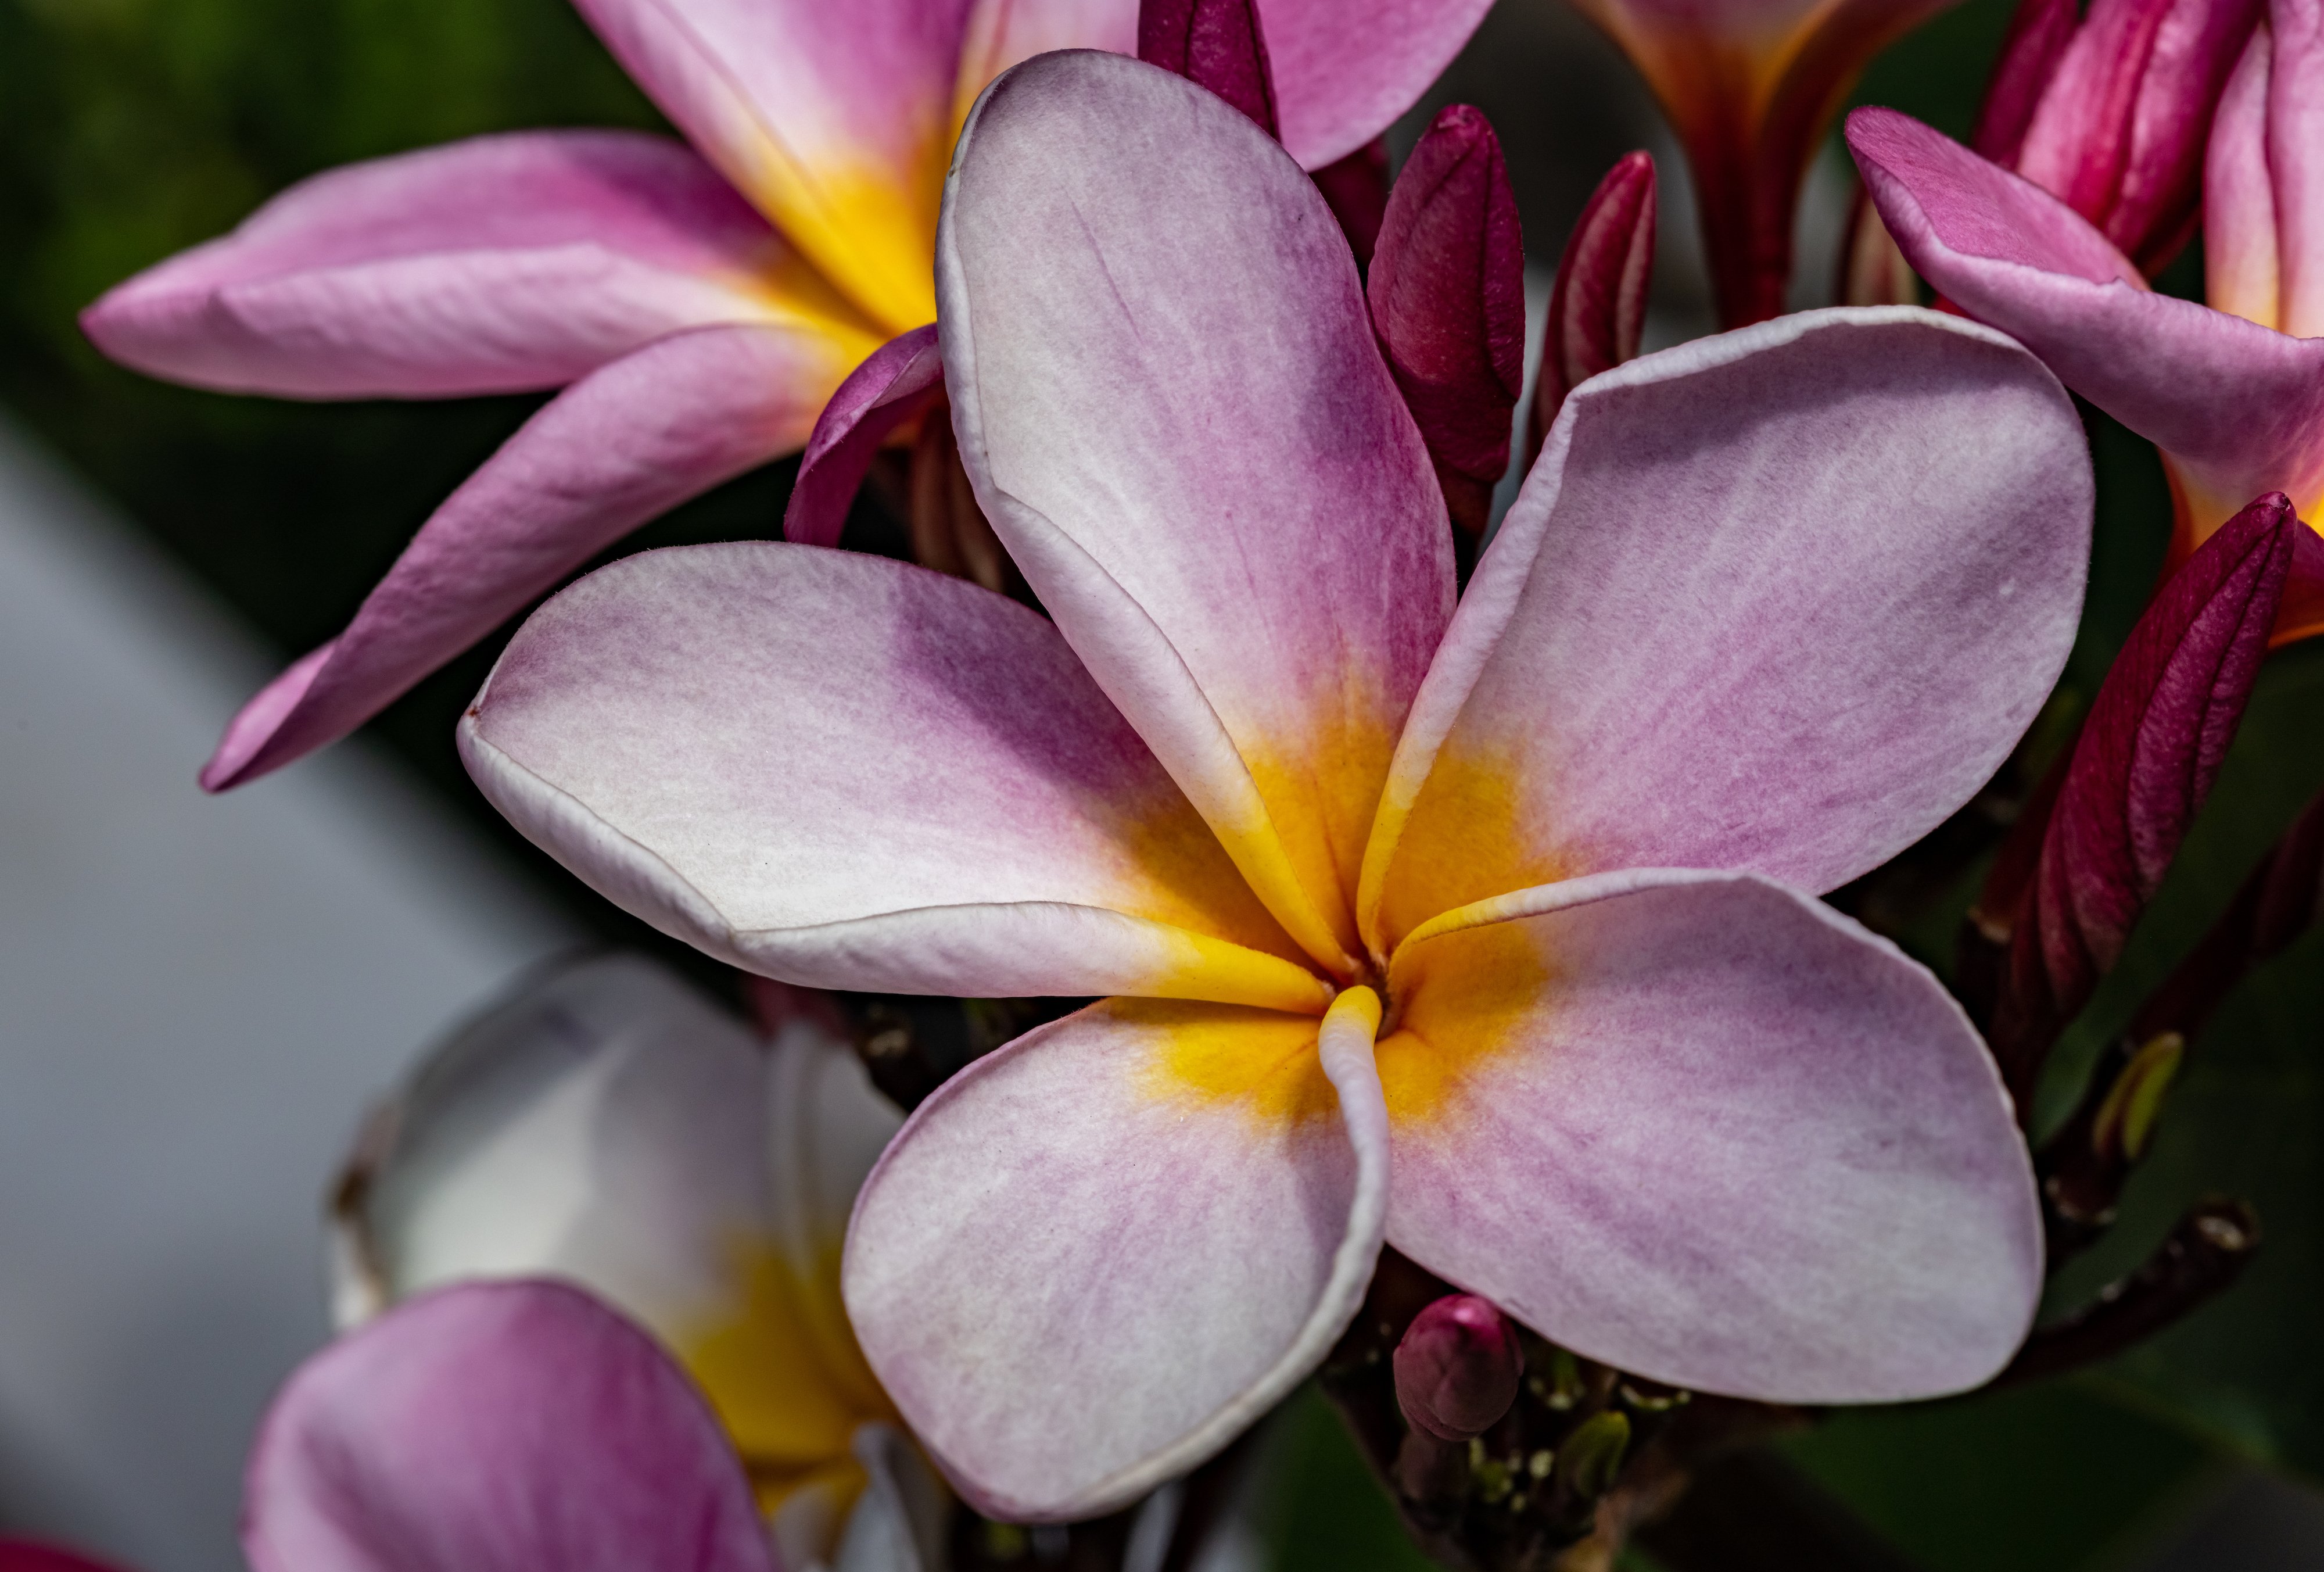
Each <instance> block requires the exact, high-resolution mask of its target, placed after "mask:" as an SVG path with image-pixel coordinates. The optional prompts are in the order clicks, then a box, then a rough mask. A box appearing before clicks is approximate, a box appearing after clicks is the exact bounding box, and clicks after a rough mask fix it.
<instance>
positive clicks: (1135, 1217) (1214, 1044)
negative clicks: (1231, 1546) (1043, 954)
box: [841, 988, 1388, 1521]
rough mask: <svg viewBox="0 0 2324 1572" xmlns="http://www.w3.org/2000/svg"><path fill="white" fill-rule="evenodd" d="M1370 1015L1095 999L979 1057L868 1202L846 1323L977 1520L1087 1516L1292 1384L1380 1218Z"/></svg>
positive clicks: (1361, 1285) (1362, 1008)
mask: <svg viewBox="0 0 2324 1572" xmlns="http://www.w3.org/2000/svg"><path fill="white" fill-rule="evenodd" d="M1378 1024H1379V1001H1378V999H1377V997H1376V996H1375V995H1373V994H1372V993H1371V992H1370V991H1369V989H1362V988H1358V989H1353V990H1351V991H1350V992H1348V993H1346V994H1342V995H1341V996H1340V999H1339V1001H1338V1002H1336V1003H1334V1004H1333V1010H1332V1013H1331V1014H1330V1015H1329V1016H1328V1017H1326V1019H1325V1020H1324V1022H1323V1023H1322V1027H1321V1032H1322V1039H1321V1050H1320V1063H1319V1059H1318V1051H1319V1050H1318V1039H1317V1032H1318V1026H1317V1023H1316V1022H1314V1020H1312V1019H1303V1018H1299V1017H1292V1016H1283V1015H1275V1014H1270V1013H1266V1012H1260V1011H1250V1010H1231V1009H1226V1008H1222V1007H1220V1006H1216V1005H1205V1004H1175V1003H1149V1002H1141V1001H1134V1000H1127V999H1111V1000H1107V1001H1105V1002H1103V1003H1099V1004H1095V1005H1093V1006H1092V1007H1091V1008H1089V1009H1087V1010H1084V1011H1083V1012H1081V1013H1079V1014H1076V1015H1073V1016H1069V1017H1067V1018H1066V1019H1065V1020H1064V1021H1061V1022H1056V1024H1054V1025H1050V1026H1047V1027H1043V1028H1041V1029H1040V1030H1038V1031H1034V1032H1031V1033H1029V1034H1028V1035H1027V1036H1024V1037H1020V1038H1019V1039H1018V1040H1016V1041H1015V1042H1012V1043H1010V1045H1009V1046H1008V1047H1006V1048H1004V1049H1002V1050H1000V1051H999V1052H997V1053H994V1054H991V1055H990V1056H988V1057H987V1058H985V1059H980V1060H978V1061H977V1062H976V1063H975V1064H974V1065H972V1066H971V1067H970V1068H968V1069H967V1070H965V1071H964V1072H962V1073H961V1074H960V1075H958V1076H955V1077H953V1078H952V1079H951V1080H949V1081H947V1082H945V1085H944V1087H942V1088H941V1089H939V1090H938V1091H937V1092H936V1095H935V1096H932V1097H930V1098H929V1099H928V1101H927V1102H926V1103H925V1104H923V1105H921V1106H920V1108H919V1111H918V1113H916V1114H913V1115H912V1117H911V1119H910V1120H909V1122H908V1123H907V1124H905V1126H904V1130H903V1133H902V1134H900V1135H899V1136H898V1137H897V1138H896V1141H895V1142H894V1143H893V1144H892V1145H890V1147H889V1149H888V1152H887V1155H886V1156H885V1157H883V1158H882V1159H881V1162H880V1166H879V1167H878V1168H876V1169H874V1170H872V1173H871V1179H869V1180H867V1181H866V1182H865V1185H864V1188H863V1194H862V1197H861V1198H860V1199H859V1200H858V1201H857V1203H856V1207H855V1219H854V1222H853V1224H852V1225H850V1227H849V1230H848V1240H847V1257H846V1260H845V1262H844V1265H843V1267H842V1269H841V1271H842V1286H843V1288H844V1292H845V1294H846V1298H847V1309H848V1315H849V1316H850V1318H852V1319H853V1321H854V1323H855V1328H856V1332H857V1335H858V1336H861V1337H862V1341H863V1351H864V1353H865V1355H867V1356H869V1358H870V1359H871V1365H872V1368H873V1369H874V1370H875V1371H877V1372H878V1373H879V1375H880V1379H881V1382H882V1383H884V1384H885V1385H886V1387H887V1389H888V1391H889V1392H890V1394H891V1395H892V1396H893V1397H894V1398H895V1400H896V1403H897V1406H898V1407H899V1409H900V1410H902V1411H903V1414H904V1417H905V1418H906V1419H908V1420H909V1421H910V1423H911V1426H912V1429H913V1430H914V1432H915V1433H916V1434H918V1437H919V1438H920V1440H921V1442H922V1443H923V1444H924V1445H926V1446H927V1447H928V1448H929V1450H930V1452H931V1453H932V1454H933V1455H934V1456H935V1457H936V1459H937V1461H938V1463H939V1464H940V1465H941V1466H943V1468H944V1469H945V1473H946V1474H947V1475H950V1477H951V1478H952V1480H953V1482H954V1484H956V1485H958V1486H959V1487H960V1489H961V1491H962V1493H964V1495H966V1496H967V1497H968V1498H969V1500H970V1501H972V1502H973V1503H976V1505H977V1506H978V1507H979V1508H980V1509H981V1510H982V1511H984V1512H988V1513H990V1514H991V1515H994V1516H997V1517H1001V1518H1004V1519H1009V1520H1013V1521H1028V1520H1030V1521H1039V1520H1044V1519H1057V1518H1074V1517H1087V1516H1094V1515H1096V1514H1097V1513H1100V1512H1106V1511H1108V1510H1111V1508H1113V1507H1116V1506H1119V1505H1120V1504H1121V1503H1125V1502H1128V1501H1130V1500H1132V1499H1133V1498H1135V1497H1136V1496H1138V1495H1139V1494H1140V1493H1143V1492H1145V1491H1147V1490H1149V1489H1151V1488H1152V1487H1153V1486H1154V1485H1155V1484H1158V1483H1160V1482H1161V1481H1162V1480H1164V1479H1167V1478H1168V1477H1169V1476H1171V1475H1175V1474H1178V1473H1182V1472H1184V1471H1185V1469H1187V1468H1189V1467H1191V1466H1194V1464H1196V1463H1198V1462H1200V1461H1202V1460H1203V1458H1204V1457H1206V1456H1210V1455H1211V1454H1212V1453H1213V1452H1215V1451H1216V1450H1218V1448H1219V1447H1222V1446H1224V1445H1225V1444H1226V1443H1227V1442H1228V1441H1229V1440H1231V1438H1233V1437H1234V1436H1235V1435H1236V1434H1238V1433H1239V1432H1240V1431H1241V1430H1242V1429H1243V1428H1244V1427H1246V1426H1247V1425H1249V1424H1250V1422H1251V1421H1252V1420H1253V1419H1257V1418H1259V1416H1260V1415H1261V1414H1263V1413H1265V1412H1266V1411H1267V1410H1268V1408H1270V1407H1272V1406H1273V1405H1274V1404H1275V1403H1276V1402H1277V1401H1279V1400H1280V1399H1281V1398H1282V1397H1283V1396H1284V1395H1285V1394H1286V1393H1287V1392H1289V1391H1290V1390H1291V1388H1292V1387H1294V1386H1295V1385H1296V1384H1297V1383H1298V1382H1300V1381H1301V1380H1303V1379H1305V1376H1306V1375H1307V1373H1309V1372H1310V1371H1312V1370H1313V1369H1314V1367H1315V1365H1316V1364H1318V1363H1319V1362H1320V1361H1321V1360H1322V1359H1323V1355H1324V1354H1325V1353H1326V1352H1327V1351H1328V1350H1329V1349H1330V1347H1331V1345H1333V1342H1335V1341H1336V1340H1337V1339H1338V1337H1339V1336H1340V1334H1341V1333H1342V1331H1344V1330H1345V1329H1346V1327H1347V1325H1348V1322H1349V1320H1350V1319H1351V1318H1352V1317H1353V1316H1354V1314H1355V1312H1356V1309H1357V1307H1358V1306H1359V1305H1360V1302H1361V1300H1362V1299H1363V1293H1364V1289H1365V1286H1366V1285H1367V1284H1368V1283H1369V1281H1370V1279H1371V1271H1372V1263H1373V1262H1374V1260H1375V1259H1376V1257H1377V1256H1378V1254H1379V1240H1380V1232H1379V1230H1380V1219H1381V1216H1382V1215H1383V1213H1384V1211H1385V1208H1386V1206H1387V1199H1388V1195H1387V1192H1388V1168H1387V1161H1386V1160H1387V1144H1388V1132H1387V1124H1386V1118H1385V1115H1384V1114H1383V1112H1382V1110H1381V1107H1380V1102H1379V1078H1378V1077H1377V1076H1376V1075H1375V1073H1374V1072H1373V1068H1372V1057H1371V1045H1372V1033H1373V1031H1374V1030H1375V1029H1376V1028H1377V1026H1378Z"/></svg>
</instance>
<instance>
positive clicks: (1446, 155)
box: [1367, 104, 1525, 535]
mask: <svg viewBox="0 0 2324 1572" xmlns="http://www.w3.org/2000/svg"><path fill="white" fill-rule="evenodd" d="M1367 292H1368V294H1369V297H1370V301H1371V309H1372V327H1373V328H1374V330H1375V331H1377V332H1378V333H1379V342H1380V348H1381V351H1382V352H1383V353H1384V354H1385V355H1386V356H1388V369H1389V370H1390V371H1391V372H1393V373H1394V374H1395V375H1396V384H1397V387H1398V388H1399V389H1401V390H1402V391H1403V393H1404V402H1405V403H1406V406H1407V407H1408V408H1409V409H1410V410H1411V411H1412V418H1413V420H1414V421H1416V422H1417V423H1418V425H1419V427H1420V435H1421V437H1422V439H1424V440H1425V441H1426V442H1427V444H1428V456H1429V457H1430V458H1433V459H1434V460H1435V461H1436V474H1437V478H1438V479H1439V480H1440V481H1442V482H1443V485H1444V500H1445V504H1446V505H1447V507H1449V508H1450V509H1451V510H1452V517H1453V519H1454V520H1455V521H1456V522H1459V523H1460V524H1461V525H1462V528H1463V529H1465V530H1467V531H1468V532H1470V533H1471V534H1472V535H1473V534H1475V533H1476V532H1479V531H1480V530H1482V529H1483V528H1484V525H1485V517H1486V513H1487V510H1488V508H1489V504H1490V503H1491V500H1492V492H1493V486H1494V485H1495V483H1496V482H1498V481H1499V479H1500V478H1501V473H1502V471H1504V470H1506V469H1507V468H1508V467H1509V418H1510V414H1511V411H1514V410H1515V409H1516V408H1517V395H1518V394H1519V393H1522V392H1524V391H1525V239H1524V236H1523V235H1522V234H1521V233H1520V231H1519V229H1518V227H1517V199H1516V198H1515V197H1514V196H1512V195H1511V194H1510V192H1509V179H1508V171H1507V170H1506V169H1505V168H1504V167H1503V165H1502V162H1501V144H1500V141H1499V138H1498V137H1496V136H1495V135H1494V134H1493V128H1492V126H1491V125H1489V124H1488V123H1487V122H1486V119H1485V116H1484V115H1483V114H1482V112H1480V111H1479V110H1476V109H1473V108H1471V107H1470V106H1468V105H1466V104H1454V105H1452V106H1450V107H1448V108H1446V109H1444V110H1443V112H1442V113H1440V114H1439V115H1438V116H1436V123H1435V124H1434V125H1431V126H1430V127H1429V128H1428V134H1427V135H1425V136H1424V137H1422V138H1421V139H1420V144H1419V145H1418V146H1417V147H1415V148H1414V149H1413V150H1412V156H1411V157H1410V158H1408V159H1406V161H1405V165H1404V170H1403V172H1402V173H1400V174H1399V175H1397V180H1396V185H1395V187H1394V188H1393V189H1392V190H1390V191H1389V192H1388V212H1387V214H1386V216H1385V217H1383V218H1382V220H1381V223H1380V231H1379V247H1378V249H1377V250H1375V251H1374V253H1373V254H1372V267H1371V274H1370V277H1369V282H1368V288H1367Z"/></svg>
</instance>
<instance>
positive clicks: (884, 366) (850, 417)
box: [783, 323, 944, 546]
mask: <svg viewBox="0 0 2324 1572" xmlns="http://www.w3.org/2000/svg"><path fill="white" fill-rule="evenodd" d="M943 390H944V361H943V358H942V356H939V355H938V354H937V352H936V327H935V324H933V323H931V324H930V325H928V326H927V327H925V328H913V329H912V330H911V331H910V332H908V333H906V334H903V335H901V336H899V337H898V338H891V339H890V340H889V341H888V342H887V343H885V344H882V345H881V347H879V348H878V349H877V350H876V351H874V352H873V354H872V355H871V358H870V359H868V360H866V361H864V363H863V364H862V365H859V366H857V367H856V368H855V369H854V370H853V371H852V372H850V373H849V374H848V376H847V380H846V381H845V382H844V383H842V384H840V385H839V391H838V392H837V393H834V394H833V395H832V397H831V402H829V403H827V404H825V406H824V410H823V413H822V414H821V415H820V416H819V417H817V418H816V423H815V434H814V435H813V436H811V437H809V438H808V439H807V451H806V452H805V453H803V454H801V455H800V456H799V472H798V480H796V481H795V482H793V483H792V485H791V500H790V503H789V504H788V506H787V507H786V508H785V509H784V512H783V534H784V536H785V538H786V539H788V540H792V541H798V543H799V544H800V545H802V546H836V545H837V544H839V533H840V531H841V530H842V529H843V528H844V527H845V525H846V523H847V510H848V508H849V506H850V505H851V504H853V502H854V500H855V489H856V487H857V486H859V485H862V483H863V476H865V475H866V474H867V473H868V472H869V471H870V470H871V460H872V458H873V457H874V456H875V455H876V454H877V453H878V452H879V450H880V446H881V443H883V442H885V441H886V440H887V439H888V436H889V433H890V432H892V431H894V430H896V428H898V427H899V426H900V425H902V424H903V423H904V422H905V421H909V420H912V419H915V418H916V417H918V416H919V415H922V414H925V413H926V412H927V411H928V409H929V408H930V407H931V406H932V405H934V404H935V403H936V400H937V399H938V397H939V396H940V395H941V394H942V393H943Z"/></svg>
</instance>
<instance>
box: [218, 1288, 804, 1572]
mask: <svg viewBox="0 0 2324 1572" xmlns="http://www.w3.org/2000/svg"><path fill="white" fill-rule="evenodd" d="M243 1549H244V1552H245V1553H246V1554H247V1555H248V1556H249V1558H250V1562H251V1565H252V1566H253V1567H255V1568H256V1569H257V1572H541V1569H542V1568H544V1567H558V1568H560V1569H562V1572H775V1561H774V1558H773V1555H772V1552H771V1550H770V1546H769V1542H768V1540H767V1536H766V1531H765V1530H764V1529H763V1528H762V1527H761V1524H760V1521H759V1515H758V1512H757V1509H756V1508H755V1506H754V1505H753V1504H752V1499H751V1486H750V1483H749V1481H748V1480H747V1479H745V1478H744V1476H743V1474H742V1463H741V1461H740V1460H739V1459H738V1458H737V1457H736V1456H735V1455H734V1449H733V1447H732V1446H731V1445H729V1444H728V1442H727V1440H726V1438H725V1436H724V1434H723V1433H721V1431H720V1430H719V1428H718V1422H717V1420H716V1419H714V1418H713V1417H712V1415H711V1412H710V1410H709V1408H708V1407H707V1406H706V1405H705V1403H704V1402H703V1401H702V1398H701V1396H700V1394H699V1393H697V1392H696V1391H695V1390H694V1388H693V1386H692V1384H691V1383H690V1382H687V1379H686V1376H685V1375H684V1374H683V1373H681V1372H680V1371H679V1370H678V1366H677V1365H675V1364H672V1363H671V1362H670V1359H669V1355H666V1354H664V1353H663V1352H662V1351H661V1350H660V1349H659V1347H657V1346H656V1345H654V1344H653V1342H652V1341H651V1340H650V1338H648V1337H647V1336H645V1334H643V1333H642V1332H640V1331H639V1330H638V1329H637V1328H635V1327H632V1326H631V1325H630V1324H629V1323H628V1322H626V1321H624V1320H622V1318H620V1317H619V1316H616V1315H614V1314H613V1312H612V1311H610V1310H608V1309H606V1308H604V1307H603V1306H602V1305H599V1304H598V1303H597V1302H596V1301H595V1300H594V1299H589V1298H588V1297H587V1296H586V1295H584V1294H582V1293H580V1292H579V1291H578V1290H574V1289H570V1288H566V1287H563V1286H561V1285H558V1284H555V1283H549V1282H539V1281H528V1282H508V1283H472V1284H467V1285H465V1286H462V1287H458V1288H450V1289H443V1290H438V1291H437V1292H435V1293H432V1294H429V1295H427V1296H425V1297H423V1298H421V1299H415V1300H413V1301H411V1302H410V1303H409V1304H407V1305H404V1306H402V1307H401V1308H397V1309H395V1310H393V1311H391V1312H390V1313H389V1314H388V1315H386V1316H384V1317H383V1318H380V1319H379V1320H378V1321H375V1322H374V1323H373V1324H372V1325H371V1326H369V1327H365V1328H364V1329H363V1330H362V1331H360V1332H357V1333H355V1334H354V1335H352V1336H347V1337H343V1338H341V1339H340V1340H339V1341H338V1342H337V1343H334V1344H332V1345H330V1346H329V1347H327V1348H326V1349H325V1350H324V1351H323V1352H322V1353H321V1354H319V1355H316V1356H315V1357H314V1358H313V1359H310V1360H309V1361H308V1362H307V1363H306V1364H304V1365H302V1366H300V1370H299V1372H298V1373H297V1374H295V1375H293V1376H292V1377H291V1382H290V1383H289V1385H287V1386H286V1387H285V1388H284V1389H283V1391H282V1392H281V1396H279V1397H278V1398H277V1399H276V1400H275V1402H274V1406H273V1407H272V1410H269V1412H268V1414H267V1416H266V1419H265V1422H264V1423H263V1425H262V1426H261V1427H260V1429H259V1435H258V1441H257V1445H256V1447H254V1450H253V1452H252V1455H251V1460H250V1469H249V1475H248V1481H247V1486H246V1494H245V1498H244V1515H243Z"/></svg>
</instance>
